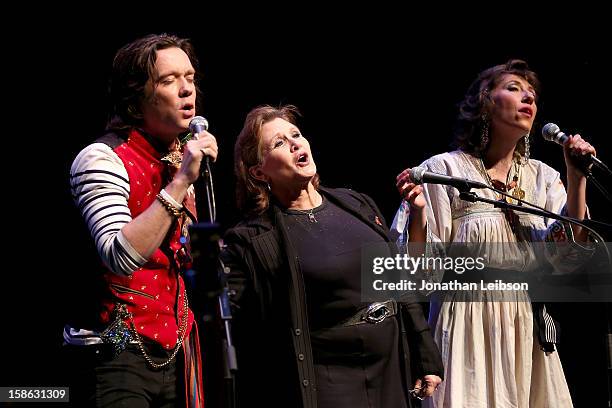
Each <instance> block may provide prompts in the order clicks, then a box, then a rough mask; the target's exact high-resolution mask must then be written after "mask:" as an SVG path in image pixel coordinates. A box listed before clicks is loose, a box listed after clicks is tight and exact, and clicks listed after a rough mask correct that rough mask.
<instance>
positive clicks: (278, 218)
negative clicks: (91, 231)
mask: <svg viewBox="0 0 612 408" xmlns="http://www.w3.org/2000/svg"><path fill="white" fill-rule="evenodd" d="M320 193H321V194H322V195H323V197H324V199H325V200H327V201H329V202H330V203H333V204H335V205H337V206H338V207H339V208H341V209H342V210H343V211H345V212H346V213H348V214H349V215H351V216H353V217H355V218H356V219H357V220H360V221H361V222H363V223H364V224H365V225H367V226H369V227H370V228H371V229H372V231H374V232H375V233H376V234H378V235H379V236H380V237H381V239H382V240H384V241H386V242H387V243H388V244H391V239H390V238H389V237H388V235H387V234H388V233H389V230H388V229H387V227H386V226H385V222H384V218H383V216H382V214H381V213H380V210H378V208H377V207H376V204H375V203H374V202H373V201H372V199H371V198H370V197H368V196H367V195H365V194H361V193H358V192H355V191H352V190H348V189H328V188H323V187H321V188H320ZM287 218H288V217H287V216H286V215H285V213H283V212H282V211H281V209H280V208H279V206H278V205H276V204H275V203H271V205H270V208H269V210H268V211H266V212H264V213H263V214H261V215H259V216H255V217H251V218H247V219H245V220H243V221H241V222H240V223H239V224H238V225H236V226H235V227H234V228H231V229H229V230H228V231H227V232H226V234H225V237H224V243H225V246H224V249H223V251H222V253H221V258H222V259H223V262H224V265H225V266H226V268H228V270H229V275H228V284H229V287H230V302H231V305H232V313H233V320H232V332H233V334H234V336H233V340H234V344H235V345H236V351H237V355H238V356H237V358H238V366H239V369H238V373H237V375H236V379H237V382H236V395H237V397H238V399H239V401H238V402H239V405H238V406H239V407H252V406H260V405H261V406H272V405H274V406H286V407H296V408H298V407H299V408H317V407H318V406H320V405H319V404H318V402H319V401H317V399H320V397H321V396H322V395H323V394H322V393H320V392H319V390H320V388H321V387H320V384H318V382H319V381H328V380H329V379H332V378H333V379H336V380H343V379H345V378H346V379H349V378H350V379H352V378H353V377H352V376H346V375H343V374H342V373H337V371H338V370H340V371H342V370H343V369H344V368H347V369H348V370H349V371H350V370H354V369H355V367H356V366H355V365H354V364H353V362H351V364H344V365H343V364H339V365H337V366H333V364H327V365H324V363H322V362H321V355H320V353H317V354H318V357H317V362H316V367H317V368H316V369H315V358H314V356H313V352H312V344H311V333H310V323H309V320H310V319H309V316H308V315H307V313H306V312H307V310H306V308H307V305H308V302H307V299H306V290H305V287H304V286H305V285H304V279H303V274H302V272H301V267H300V265H299V257H298V256H297V254H296V251H295V250H294V249H293V245H292V244H291V242H290V241H291V240H290V238H289V236H288V233H287V228H286V225H285V224H286V222H285V221H287ZM342 235H343V234H337V235H335V238H336V239H342ZM399 311H400V315H401V316H402V319H397V320H396V319H386V320H385V321H384V322H382V323H381V324H378V325H370V324H368V325H367V327H364V326H366V325H360V326H354V327H357V329H355V330H356V332H357V333H361V332H363V331H365V330H379V329H384V326H383V325H387V324H388V325H392V326H393V329H395V326H396V325H397V324H398V322H401V324H402V326H401V327H402V329H403V330H404V331H405V332H404V333H405V335H402V336H400V330H397V332H396V335H395V336H389V337H392V338H389V339H387V340H389V341H390V342H394V343H398V344H399V347H400V348H401V350H402V352H401V353H400V360H401V361H400V366H401V369H399V370H396V369H394V370H393V373H394V375H396V376H397V373H398V371H401V375H399V376H397V378H400V377H401V378H402V380H397V381H400V382H401V383H402V384H403V385H404V386H408V385H409V384H412V383H413V381H414V379H415V378H417V377H419V376H421V375H423V374H437V375H440V376H442V375H443V372H444V368H443V367H442V360H441V358H440V354H439V352H438V350H437V347H436V345H435V343H434V342H433V338H432V337H431V333H430V331H429V326H428V325H427V321H426V320H425V317H424V315H423V310H422V309H421V306H420V305H419V304H418V303H415V302H411V301H406V302H402V303H401V304H400V305H399ZM328 331H330V332H331V333H332V334H333V333H335V332H339V333H340V334H341V335H342V339H347V340H348V341H349V342H353V343H354V346H355V347H347V346H346V345H345V344H342V342H340V341H335V342H334V344H335V345H338V349H340V350H344V351H347V353H346V354H347V355H348V356H349V357H354V356H359V354H358V353H351V352H350V350H352V349H356V348H357V347H360V344H359V342H360V341H361V340H360V339H361V335H360V334H359V336H353V335H350V336H345V335H344V333H343V331H344V328H340V329H339V330H336V329H329V330H328ZM315 337H316V338H318V339H322V338H323V335H322V333H317V334H316V335H315ZM381 337H382V336H381ZM381 340H383V339H382V338H381ZM316 348H317V350H321V349H322V347H319V346H318V345H317V346H316ZM328 349H329V350H333V349H331V348H328ZM362 349H363V347H362ZM389 349H395V346H392V347H390V348H389ZM209 354H210V353H209ZM332 354H333V353H332ZM363 357H364V358H363V359H362V360H363V362H364V363H367V364H368V365H369V366H372V365H373V366H374V368H375V367H376V364H377V362H375V363H373V364H371V362H370V360H369V356H368V355H365V354H364V355H363ZM336 358H338V359H339V357H338V355H337V354H336ZM378 364H379V365H380V366H383V365H384V359H380V360H378ZM329 367H331V371H330V372H331V374H330V375H328V374H327V373H326V372H325V371H326V370H327V368H329ZM322 370H323V371H322ZM334 371H336V372H334ZM361 378H363V376H362V377H361ZM369 378H370V379H371V381H376V380H378V381H383V380H384V379H385V376H374V377H369ZM206 383H207V382H206V381H205V382H204V385H205V387H206ZM350 385H357V386H359V385H360V384H359V382H354V381H351V383H350ZM324 387H325V388H326V389H327V390H330V391H332V392H333V389H332V388H330V387H329V386H327V385H324ZM348 388H349V387H343V386H340V387H338V388H337V390H338V392H339V393H341V394H346V396H347V397H351V396H352V397H353V399H350V400H345V401H343V405H341V404H337V405H336V406H335V408H341V406H345V407H346V406H348V407H350V408H353V407H359V406H360V405H359V404H361V403H362V402H359V403H355V404H353V401H367V400H368V398H367V396H366V397H365V398H364V397H363V393H364V390H366V391H365V392H368V393H369V394H368V396H370V395H373V396H374V393H375V392H376V391H375V390H374V388H371V387H370V388H366V387H365V386H363V384H362V385H361V387H360V388H359V389H358V390H356V391H354V390H352V389H350V390H348V392H345V391H347V389H348ZM382 389H383V387H379V388H377V390H382ZM370 390H371V391H372V392H370ZM206 391H207V390H205V395H206ZM379 392H380V391H379ZM326 395H331V396H332V397H333V394H332V393H326ZM325 402H326V401H322V403H325ZM344 402H346V403H344ZM362 406H363V405H362ZM378 406H390V407H394V406H397V405H394V404H389V405H384V404H379V405H378Z"/></svg>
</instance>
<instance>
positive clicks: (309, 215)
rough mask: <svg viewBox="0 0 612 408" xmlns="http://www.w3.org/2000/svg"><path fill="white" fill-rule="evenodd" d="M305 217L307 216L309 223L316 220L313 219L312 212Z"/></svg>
mask: <svg viewBox="0 0 612 408" xmlns="http://www.w3.org/2000/svg"><path fill="white" fill-rule="evenodd" d="M307 215H308V220H309V221H310V222H317V219H316V218H315V216H314V214H313V213H312V210H310V212H309V213H308V214H307Z"/></svg>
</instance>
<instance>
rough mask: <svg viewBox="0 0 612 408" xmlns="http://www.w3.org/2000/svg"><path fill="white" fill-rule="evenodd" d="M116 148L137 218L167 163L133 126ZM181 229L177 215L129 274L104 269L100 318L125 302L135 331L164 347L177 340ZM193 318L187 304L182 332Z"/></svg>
mask: <svg viewBox="0 0 612 408" xmlns="http://www.w3.org/2000/svg"><path fill="white" fill-rule="evenodd" d="M114 151H115V153H116V154H117V155H118V156H119V158H120V159H121V160H122V161H123V164H124V166H125V169H126V170H127V173H128V176H129V180H130V197H129V200H128V207H129V208H130V212H131V214H132V218H136V217H137V216H138V215H139V214H140V213H142V212H143V211H145V210H146V209H147V208H148V207H149V206H150V205H151V203H153V201H155V200H156V195H157V193H159V191H160V190H161V189H162V187H163V186H165V185H166V184H167V182H168V180H165V179H166V178H167V174H168V173H167V169H166V167H167V164H166V163H164V162H162V161H161V160H160V159H161V154H160V153H159V152H158V151H157V150H155V149H154V148H153V146H151V144H150V143H149V142H148V141H147V140H146V139H145V138H144V137H143V135H142V134H140V133H139V132H138V131H136V130H132V131H131V132H130V133H129V135H128V139H127V140H126V141H125V142H124V143H121V144H120V145H119V146H117V147H116V148H115V149H114ZM180 229H181V227H180V225H179V222H178V220H175V221H174V222H173V224H172V226H171V227H170V230H169V231H168V234H167V235H166V238H165V240H164V242H163V243H162V244H161V246H160V247H159V248H158V249H156V250H155V252H153V254H152V255H151V257H150V258H149V260H148V261H147V263H146V264H145V265H143V266H142V267H141V268H139V269H137V270H136V271H134V273H133V274H132V275H131V276H128V277H122V276H118V275H116V274H114V273H112V272H110V271H109V272H108V273H107V274H105V280H106V282H107V284H108V285H109V289H110V291H111V293H112V295H113V297H114V299H107V300H105V302H104V309H103V310H104V311H103V312H102V315H101V318H102V321H103V322H104V323H108V321H109V320H110V316H111V313H112V310H113V309H114V304H115V303H116V302H122V303H125V304H127V308H128V310H129V311H130V312H131V313H132V316H133V319H134V323H135V326H136V330H137V331H138V333H139V334H140V335H141V336H142V337H146V338H147V339H149V340H152V341H154V342H157V343H159V344H160V345H161V346H162V347H164V348H165V349H168V350H170V349H172V348H173V347H174V346H175V344H176V343H177V341H178V333H179V327H180V325H181V323H182V322H183V319H184V317H183V310H184V301H185V299H184V295H185V283H184V282H183V278H182V277H181V276H180V275H179V274H178V271H179V270H180V268H181V265H180V261H179V257H178V256H177V255H176V254H177V251H178V250H180V249H181V244H180V242H179V238H180V236H181V231H180ZM177 297H178V301H177ZM192 323H193V313H192V312H191V311H190V310H189V311H188V322H187V330H186V333H185V338H187V336H188V335H189V332H190V331H191V327H192Z"/></svg>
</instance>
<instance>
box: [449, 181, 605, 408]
mask: <svg viewBox="0 0 612 408" xmlns="http://www.w3.org/2000/svg"><path fill="white" fill-rule="evenodd" d="M589 173H590V172H589ZM587 178H588V176H587ZM489 188H490V187H489ZM491 189H492V190H493V191H496V192H498V193H502V194H504V195H507V194H505V193H503V192H501V191H498V190H497V189H494V188H491ZM459 198H461V199H462V200H465V201H469V202H472V203H474V202H483V203H488V204H492V205H493V206H494V207H496V208H501V209H509V210H515V211H522V212H525V213H529V214H534V215H539V216H541V217H545V218H552V219H556V220H560V221H565V222H569V223H573V224H577V225H580V226H582V227H584V228H586V229H587V230H589V231H590V232H591V233H593V234H594V235H595V236H596V238H597V239H598V240H599V241H600V242H604V240H603V238H602V237H601V235H599V234H598V233H597V232H596V231H594V230H593V229H592V228H591V227H590V226H589V225H588V224H591V225H594V224H599V225H605V226H608V227H610V225H609V224H605V223H601V222H597V221H591V220H577V219H575V218H571V217H566V216H563V215H559V214H555V213H554V212H552V211H547V210H544V209H541V208H532V207H527V206H522V205H516V204H512V203H509V202H507V201H504V200H491V199H489V198H485V197H480V196H479V195H477V194H476V193H474V192H473V191H470V189H469V187H467V186H466V187H464V188H459ZM520 202H525V203H527V202H526V201H523V200H520ZM527 204H529V203H527ZM603 247H604V249H605V251H606V254H607V257H608V264H609V265H610V260H611V258H610V253H609V252H608V249H607V248H606V246H605V245H604V246H603ZM609 309H610V305H609V302H606V304H605V316H606V320H607V332H606V338H605V341H606V356H607V359H608V364H607V367H606V368H607V377H608V378H607V380H608V381H607V382H608V387H607V388H608V407H612V391H611V390H612V328H611V325H610V310H609Z"/></svg>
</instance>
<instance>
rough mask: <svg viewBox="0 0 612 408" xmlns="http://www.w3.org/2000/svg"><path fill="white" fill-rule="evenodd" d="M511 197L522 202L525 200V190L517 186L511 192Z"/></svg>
mask: <svg viewBox="0 0 612 408" xmlns="http://www.w3.org/2000/svg"><path fill="white" fill-rule="evenodd" d="M512 196H513V197H515V198H518V199H519V200H522V199H524V198H525V190H523V189H522V188H520V187H518V186H517V187H516V188H515V189H514V190H512Z"/></svg>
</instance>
